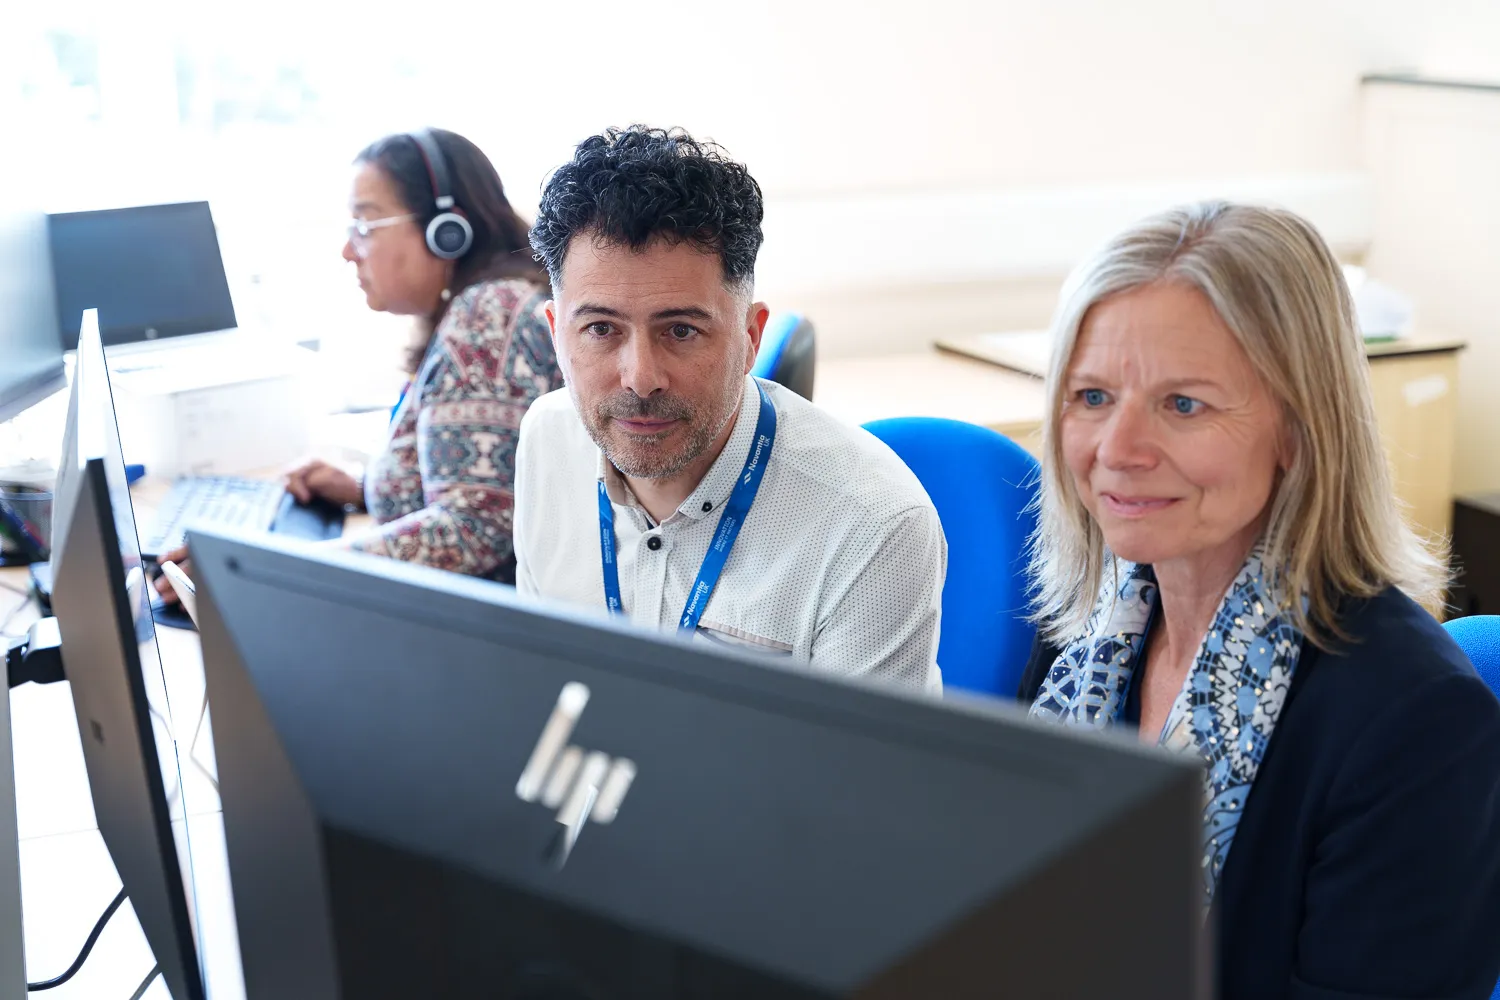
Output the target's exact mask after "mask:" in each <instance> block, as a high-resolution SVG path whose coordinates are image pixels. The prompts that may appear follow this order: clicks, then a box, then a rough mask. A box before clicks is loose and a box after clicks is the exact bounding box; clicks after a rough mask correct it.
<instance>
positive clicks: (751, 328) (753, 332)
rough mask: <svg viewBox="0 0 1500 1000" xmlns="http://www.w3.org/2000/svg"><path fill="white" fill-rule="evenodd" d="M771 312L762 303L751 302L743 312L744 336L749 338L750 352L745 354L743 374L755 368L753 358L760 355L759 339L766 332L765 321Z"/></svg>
mask: <svg viewBox="0 0 1500 1000" xmlns="http://www.w3.org/2000/svg"><path fill="white" fill-rule="evenodd" d="M770 318H771V310H770V309H769V308H767V307H766V304H765V303H764V302H752V303H750V308H749V309H748V310H746V312H745V335H746V336H748V337H749V338H750V350H749V351H747V352H746V353H745V374H746V375H748V374H750V369H752V368H754V367H755V358H756V356H757V355H758V354H760V338H761V335H762V334H764V333H765V332H766V320H768V319H770Z"/></svg>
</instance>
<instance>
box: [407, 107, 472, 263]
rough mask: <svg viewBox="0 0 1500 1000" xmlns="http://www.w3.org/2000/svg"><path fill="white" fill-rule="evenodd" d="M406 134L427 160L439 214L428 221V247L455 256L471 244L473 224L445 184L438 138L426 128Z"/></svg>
mask: <svg viewBox="0 0 1500 1000" xmlns="http://www.w3.org/2000/svg"><path fill="white" fill-rule="evenodd" d="M407 135H408V136H410V137H411V141H412V142H414V143H416V145H417V152H419V153H421V154H422V162H424V163H426V164H427V176H428V177H429V178H430V179H431V180H432V197H433V200H434V201H435V202H436V203H437V210H438V214H437V215H435V216H433V218H432V221H431V222H429V223H427V249H428V250H431V251H432V255H433V256H434V257H441V258H442V259H443V260H457V259H458V258H460V257H462V256H463V255H464V254H466V253H468V252H469V247H471V246H473V245H474V227H473V226H471V225H469V220H468V219H466V218H464V216H463V209H461V208H460V207H459V206H458V204H457V203H456V202H454V200H453V193H452V192H453V189H452V188H451V187H450V186H449V184H448V161H447V160H446V159H444V158H443V151H442V149H441V148H439V147H438V143H437V139H436V138H435V137H434V136H433V134H432V133H431V132H429V131H428V130H427V129H425V128H424V129H419V130H417V131H416V132H408V133H407Z"/></svg>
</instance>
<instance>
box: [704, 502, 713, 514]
mask: <svg viewBox="0 0 1500 1000" xmlns="http://www.w3.org/2000/svg"><path fill="white" fill-rule="evenodd" d="M713 509H714V505H713V504H711V503H709V502H708V501H707V500H705V501H703V513H705V514H707V513H708V512H709V511H711V510H713Z"/></svg>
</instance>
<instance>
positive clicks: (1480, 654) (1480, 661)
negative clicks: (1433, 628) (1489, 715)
mask: <svg viewBox="0 0 1500 1000" xmlns="http://www.w3.org/2000/svg"><path fill="white" fill-rule="evenodd" d="M1443 627H1444V628H1446V629H1447V630H1448V634H1449V635H1451V636H1453V641H1454V642H1457V643H1458V645H1459V647H1460V648H1461V649H1463V651H1464V652H1465V653H1466V654H1467V655H1468V657H1469V660H1470V662H1472V663H1473V664H1474V669H1475V670H1477V671H1479V676H1480V677H1482V678H1484V682H1485V683H1486V684H1488V685H1489V686H1490V690H1491V691H1493V692H1495V694H1497V695H1500V615H1469V616H1468V617H1467V618H1454V619H1452V620H1450V621H1447V622H1444V623H1443Z"/></svg>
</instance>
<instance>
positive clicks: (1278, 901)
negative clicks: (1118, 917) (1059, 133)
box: [1021, 203, 1500, 1000]
mask: <svg viewBox="0 0 1500 1000" xmlns="http://www.w3.org/2000/svg"><path fill="white" fill-rule="evenodd" d="M1054 333H1055V338H1056V346H1055V347H1054V354H1053V359H1052V367H1051V371H1050V375H1049V383H1048V385H1049V394H1050V410H1049V414H1048V419H1047V422H1046V430H1045V433H1046V444H1045V447H1046V455H1047V459H1048V461H1047V462H1046V463H1044V468H1045V472H1044V478H1043V486H1042V500H1041V518H1040V522H1039V527H1038V531H1037V536H1036V539H1035V548H1034V551H1033V561H1032V574H1033V578H1034V583H1035V585H1036V592H1037V596H1038V599H1039V608H1040V611H1039V621H1040V623H1041V626H1042V629H1041V637H1040V638H1039V640H1038V643H1037V647H1036V649H1035V650H1034V651H1033V655H1032V658H1031V662H1030V664H1029V665H1028V668H1027V670H1026V675H1025V678H1024V680H1023V682H1022V687H1021V697H1022V699H1023V700H1024V701H1025V702H1027V703H1029V704H1030V705H1031V714H1032V715H1033V716H1036V717H1040V718H1045V719H1055V720H1058V721H1060V722H1062V723H1064V724H1067V725H1072V726H1079V727H1094V728H1106V727H1134V728H1135V729H1136V730H1137V732H1138V733H1139V737H1140V739H1141V740H1142V741H1144V742H1147V743H1153V744H1161V745H1163V746H1165V747H1167V748H1169V749H1173V750H1177V751H1180V752H1183V753H1195V754H1198V755H1200V756H1201V757H1202V758H1203V760H1204V764H1205V769H1204V786H1205V799H1204V802H1205V805H1204V812H1203V820H1204V830H1203V857H1202V864H1203V898H1204V904H1205V906H1206V907H1208V908H1209V909H1210V916H1211V919H1212V920H1213V922H1214V925H1215V926H1216V928H1217V931H1218V936H1217V945H1216V954H1217V956H1218V963H1219V968H1218V979H1219V995H1220V996H1221V997H1222V998H1224V1000H1240V998H1244V1000H1275V998H1288V1000H1291V998H1297V1000H1314V998H1318V1000H1336V998H1372V997H1429V998H1433V997H1446V998H1458V997H1473V998H1476V1000H1478V998H1481V997H1488V996H1489V995H1490V991H1491V990H1492V989H1493V988H1494V986H1495V981H1496V976H1497V974H1500V703H1497V701H1496V699H1495V698H1494V696H1493V695H1491V693H1490V692H1489V690H1488V689H1487V688H1486V687H1485V685H1484V684H1483V682H1481V681H1480V680H1479V678H1478V677H1477V676H1476V675H1475V673H1474V670H1473V668H1472V666H1471V665H1470V664H1469V662H1468V660H1467V659H1466V658H1465V657H1464V655H1463V653H1462V652H1461V651H1460V650H1459V649H1458V647H1457V646H1455V645H1454V643H1453V642H1452V640H1451V639H1449V638H1448V635H1447V633H1446V632H1444V631H1443V629H1442V627H1441V626H1440V625H1439V624H1438V623H1437V622H1436V621H1435V620H1434V619H1433V618H1432V617H1431V615H1429V614H1428V613H1427V612H1426V611H1424V610H1423V609H1422V605H1423V604H1427V605H1428V606H1432V605H1433V604H1435V603H1436V602H1437V601H1438V600H1439V599H1440V595H1441V592H1442V589H1443V587H1444V584H1445V576H1444V571H1443V568H1442V566H1441V564H1440V562H1439V561H1438V560H1437V559H1435V558H1434V557H1433V555H1431V554H1430V553H1429V552H1428V551H1427V549H1426V548H1424V546H1423V544H1422V542H1421V541H1419V540H1418V539H1417V537H1416V536H1414V535H1413V534H1412V532H1411V531H1410V530H1409V529H1408V528H1407V527H1406V526H1405V525H1404V524H1403V522H1402V520H1401V518H1400V515H1399V512H1398V510H1397V507H1396V502H1395V500H1394V499H1393V495H1392V491H1391V482H1390V478H1389V475H1388V473H1387V469H1386V465H1385V459H1384V456H1383V454H1382V451H1381V446H1380V441H1379V438H1378V436H1377V432H1376V426H1375V416H1374V411H1373V406H1372V403H1371V398H1370V390H1369V386H1368V383H1367V380H1366V373H1365V361H1364V356H1363V352H1362V350H1361V344H1360V340H1359V336H1358V334H1357V333H1356V330H1355V325H1354V321H1353V311H1352V308H1351V304H1350V300H1349V294H1348V291H1347V289H1346V288H1345V286H1344V284H1343V280H1342V277H1341V274H1340V271H1339V268H1338V265H1337V263H1336V262H1335V260H1334V257H1333V255H1332V254H1331V253H1330V252H1329V250H1328V248H1327V246H1326V245H1325V244H1324V243H1323V241H1322V240H1321V238H1320V237H1319V236H1318V234H1317V232H1316V231H1315V230H1314V229H1313V228H1312V227H1311V226H1310V225H1308V224H1307V223H1306V222H1304V221H1303V220H1301V219H1299V218H1297V217H1296V216H1294V215H1291V214H1289V213H1286V212H1280V211H1273V210H1268V209H1261V208H1251V207H1245V206H1236V205H1227V204H1222V203H1214V204H1203V205H1194V206H1190V207H1187V208H1184V209H1180V210H1177V211H1172V212H1168V213H1166V214H1164V215H1161V216H1158V217H1155V218H1152V219H1149V220H1147V221H1145V222H1143V223H1141V224H1139V225H1137V226H1135V227H1133V228H1131V229H1130V230H1128V231H1126V232H1125V233H1122V234H1121V235H1119V236H1118V237H1116V238H1115V239H1114V240H1113V241H1112V242H1111V243H1109V244H1108V246H1106V247H1105V248H1104V249H1103V250H1101V251H1100V252H1099V253H1098V254H1097V255H1096V256H1094V257H1093V258H1092V259H1091V260H1089V261H1087V262H1086V263H1085V264H1084V265H1082V266H1081V267H1080V268H1079V270H1078V271H1077V272H1076V273H1075V274H1074V276H1073V278H1072V279H1071V280H1070V282H1069V284H1068V287H1067V288H1066V289H1065V291H1064V293H1063V297H1062V302H1061V304H1060V307H1059V310H1058V314H1057V317H1056V320H1055V324H1054ZM1085 933H1108V929H1107V928H1090V929H1087V931H1085ZM1120 985H1121V986H1122V987H1123V988H1124V989H1125V992H1127V993H1128V992H1129V988H1128V984H1120ZM1106 991H1107V990H1106Z"/></svg>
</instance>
